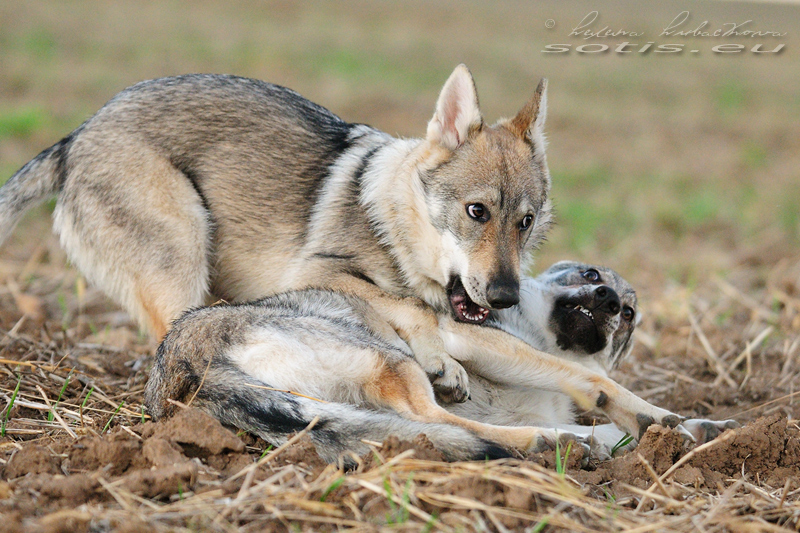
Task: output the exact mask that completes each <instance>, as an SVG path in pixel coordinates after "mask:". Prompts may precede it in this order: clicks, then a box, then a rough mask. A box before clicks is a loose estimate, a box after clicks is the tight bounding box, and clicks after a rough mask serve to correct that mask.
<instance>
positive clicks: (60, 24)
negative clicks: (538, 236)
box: [0, 0, 800, 285]
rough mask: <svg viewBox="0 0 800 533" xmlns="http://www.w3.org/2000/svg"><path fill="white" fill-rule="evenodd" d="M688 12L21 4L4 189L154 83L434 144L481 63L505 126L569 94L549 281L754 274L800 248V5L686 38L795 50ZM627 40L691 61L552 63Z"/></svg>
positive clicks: (553, 160)
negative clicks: (557, 46)
mask: <svg viewBox="0 0 800 533" xmlns="http://www.w3.org/2000/svg"><path fill="white" fill-rule="evenodd" d="M594 9H599V10H600V17H599V19H598V21H597V22H596V23H595V24H594V25H593V28H594V29H600V28H602V27H603V26H605V25H608V26H609V27H610V28H611V29H612V30H615V29H620V28H622V29H626V30H629V31H646V32H647V33H646V36H645V37H646V39H645V38H641V37H640V38H627V39H626V38H623V37H616V38H607V39H595V40H592V41H581V40H580V39H578V38H576V37H568V34H569V32H570V30H571V29H572V28H573V27H574V26H577V25H578V22H579V21H580V20H581V19H582V18H583V16H584V15H586V14H587V13H589V12H590V11H592V10H594ZM683 9H687V7H686V6H685V5H684V4H681V3H674V2H660V3H649V4H647V8H646V9H642V7H641V4H639V3H634V2H631V3H614V4H609V5H603V6H602V7H600V6H598V5H596V4H593V3H590V2H570V3H566V4H565V3H559V2H536V3H534V2H492V3H483V2H477V1H473V2H407V3H403V4H393V3H373V2H366V1H365V2H358V1H348V2H313V3H304V4H301V3H293V2H255V1H254V2H233V3H225V4H220V3H215V2H202V1H201V2H192V3H187V2H135V3H130V2H100V1H98V2H75V1H67V2H24V1H16V0H6V1H4V2H3V3H2V5H0V50H2V53H0V179H1V180H5V179H7V178H8V176H10V175H11V174H12V173H13V172H14V171H15V170H16V169H17V168H18V167H20V166H21V165H22V164H24V163H25V162H26V161H27V160H28V159H30V158H31V157H32V156H34V155H35V154H36V153H38V152H39V150H41V149H42V148H44V147H46V146H48V145H50V144H51V143H53V142H55V141H56V140H58V139H59V138H61V137H62V136H63V135H64V134H66V133H67V132H68V131H70V130H71V129H72V128H74V127H75V126H77V125H78V124H80V123H81V122H82V121H83V120H85V119H86V118H88V117H89V116H90V115H91V114H92V113H93V112H94V111H96V110H97V109H98V108H99V107H100V106H101V105H102V104H103V103H104V102H105V101H107V100H108V99H109V98H110V97H111V96H113V95H114V94H115V93H116V92H118V91H119V90H121V89H123V88H124V87H126V86H128V85H130V84H132V83H135V82H137V81H140V80H142V79H148V78H154V77H160V76H168V75H174V74H181V73H188V72H221V73H232V74H237V75H242V76H248V77H255V78H260V79H264V80H269V81H273V82H276V83H279V84H283V85H286V86H289V87H291V88H294V89H296V90H297V91H299V92H300V93H301V94H303V95H305V96H306V97H308V98H310V99H311V100H313V101H316V102H319V103H321V104H323V105H325V106H326V107H328V108H330V109H331V110H333V111H334V112H336V113H338V114H339V115H340V116H342V117H343V118H345V119H347V120H350V121H358V122H367V123H369V124H372V125H374V126H377V127H379V128H381V129H384V130H385V131H388V132H390V133H393V134H398V135H403V136H419V135H422V134H424V131H425V124H426V122H427V120H428V119H429V118H430V115H431V113H432V109H433V104H434V102H435V99H436V96H437V93H438V90H439V89H440V87H441V85H442V83H443V82H444V80H445V79H446V77H447V75H448V74H449V72H450V71H451V69H452V68H453V67H454V66H455V65H456V64H457V63H459V62H465V63H466V64H467V65H468V66H469V67H470V68H471V69H472V71H473V74H474V76H475V78H476V81H477V86H478V91H479V95H480V98H481V102H482V108H483V112H484V116H485V118H487V119H488V120H490V121H493V120H495V119H496V118H498V117H500V116H508V115H512V114H513V113H515V112H516V111H517V109H518V108H519V107H520V106H521V105H522V103H523V102H524V101H525V99H526V98H527V97H528V96H529V95H530V94H531V92H532V90H533V88H534V87H535V86H536V83H537V82H538V79H539V78H540V77H547V78H549V80H550V92H549V97H550V109H549V119H548V124H547V132H548V136H549V139H550V148H549V161H550V167H551V170H552V173H553V187H554V189H553V198H554V199H555V203H556V207H557V221H558V226H557V228H556V230H555V231H554V232H553V234H552V236H551V238H550V242H549V243H548V244H547V245H546V247H545V248H544V249H543V250H542V253H541V254H540V256H539V257H540V260H539V261H540V264H541V265H542V266H544V265H546V264H548V263H549V262H551V261H553V260H557V259H560V258H564V257H579V258H582V259H585V260H589V261H597V262H602V263H605V264H608V265H610V266H612V267H615V268H618V269H619V270H621V271H622V272H623V273H624V274H625V275H626V276H628V277H629V278H631V279H632V280H633V281H634V282H637V283H638V284H640V285H644V284H647V285H649V284H652V283H657V284H659V285H660V284H662V283H663V282H665V281H666V280H670V279H671V280H675V281H679V282H681V283H689V284H692V283H695V282H696V281H697V280H698V279H702V278H704V277H707V276H709V275H710V274H711V273H716V272H725V271H728V270H730V269H734V268H736V267H737V265H739V264H741V262H742V261H753V260H754V261H757V262H762V263H765V264H767V265H768V264H769V263H770V262H774V261H775V260H777V259H779V258H780V257H781V256H785V255H792V254H793V252H794V251H796V250H797V246H798V243H800V213H799V211H798V206H800V187H798V185H800V179H798V178H800V60H798V53H797V51H796V50H795V49H794V46H796V44H795V43H796V36H795V35H793V34H792V33H793V32H792V30H794V29H796V28H800V24H798V23H799V22H800V9H799V8H798V7H797V6H796V5H766V4H749V3H738V2H737V3H732V2H717V3H711V2H704V3H693V4H691V5H690V6H689V7H688V9H689V10H690V11H691V12H692V16H691V19H690V21H689V22H688V23H687V24H685V25H684V26H683V28H685V29H690V28H693V27H695V26H696V25H697V24H699V23H700V22H701V21H703V20H709V21H710V26H709V28H716V27H720V26H721V25H722V24H723V23H725V22H736V23H741V22H744V21H745V20H749V19H752V20H753V21H754V22H753V23H751V24H749V25H748V26H746V27H747V28H748V29H756V30H759V29H760V30H780V31H782V32H787V33H788V35H787V36H786V37H784V38H780V39H778V38H774V37H773V38H751V39H745V38H739V39H738V40H737V39H734V38H727V39H723V38H707V39H700V38H687V37H680V38H677V37H674V38H667V37H658V34H659V33H660V30H661V29H662V28H663V27H666V26H667V25H668V23H669V22H670V21H671V20H672V19H673V18H674V17H675V16H676V15H677V14H678V13H680V12H681V11H682V10H683ZM548 19H551V20H553V21H555V27H554V28H552V29H548V28H546V26H545V22H546V21H547V20H548ZM624 40H630V41H631V42H638V43H641V44H644V42H646V41H653V40H655V41H656V42H657V44H661V43H668V42H683V43H688V44H687V47H686V48H687V50H686V51H685V52H684V53H682V54H680V55H678V54H664V55H660V54H657V53H647V54H641V53H630V54H617V53H606V54H579V53H577V52H574V51H573V52H570V53H569V54H554V55H548V54H543V53H541V50H542V49H543V48H544V46H545V45H546V44H551V43H574V44H573V47H574V46H577V45H579V44H582V43H584V42H605V43H608V44H611V45H614V44H617V43H619V42H622V41H624ZM740 41H741V42H744V43H745V44H747V45H748V48H749V46H750V43H753V44H754V43H757V42H764V43H765V47H764V48H765V49H767V50H771V49H772V48H774V44H775V43H779V42H785V43H786V49H785V50H784V51H783V52H782V53H781V54H779V55H775V54H765V56H766V57H758V56H757V55H756V54H752V53H749V52H747V53H740V54H714V53H712V52H711V51H710V48H711V46H714V45H716V44H720V43H724V42H740ZM768 45H772V46H768ZM612 48H613V46H612ZM638 48H639V47H630V49H633V50H636V49H638ZM691 48H701V52H700V53H699V54H691V53H689V51H688V49H691Z"/></svg>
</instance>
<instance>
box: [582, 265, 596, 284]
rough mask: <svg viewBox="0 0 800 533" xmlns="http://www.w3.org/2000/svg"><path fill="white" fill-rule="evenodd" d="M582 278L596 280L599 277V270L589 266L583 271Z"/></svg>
mask: <svg viewBox="0 0 800 533" xmlns="http://www.w3.org/2000/svg"><path fill="white" fill-rule="evenodd" d="M583 279H585V280H586V281H598V280H599V279H600V272H598V271H597V270H595V269H593V268H590V269H589V270H587V271H586V272H584V273H583Z"/></svg>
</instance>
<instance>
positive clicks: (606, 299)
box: [594, 285, 621, 315]
mask: <svg viewBox="0 0 800 533" xmlns="http://www.w3.org/2000/svg"><path fill="white" fill-rule="evenodd" d="M594 303H595V309H598V310H600V311H605V312H606V313H610V314H612V315H616V314H617V313H619V310H620V308H621V306H620V302H619V295H618V294H617V291H615V290H614V289H612V288H611V287H609V286H608V285H600V286H599V287H597V288H596V289H595V290H594Z"/></svg>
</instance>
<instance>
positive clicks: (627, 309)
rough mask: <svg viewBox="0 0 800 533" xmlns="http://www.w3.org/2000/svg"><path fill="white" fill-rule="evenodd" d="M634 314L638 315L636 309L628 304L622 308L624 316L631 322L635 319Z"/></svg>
mask: <svg viewBox="0 0 800 533" xmlns="http://www.w3.org/2000/svg"><path fill="white" fill-rule="evenodd" d="M634 316H636V311H634V310H633V309H631V308H630V307H628V306H627V305H626V306H625V307H623V308H622V318H624V319H625V320H627V321H628V322H630V321H631V320H633V317H634Z"/></svg>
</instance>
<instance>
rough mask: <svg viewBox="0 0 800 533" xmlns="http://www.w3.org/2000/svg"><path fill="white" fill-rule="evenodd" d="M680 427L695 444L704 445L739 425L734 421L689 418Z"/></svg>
mask: <svg viewBox="0 0 800 533" xmlns="http://www.w3.org/2000/svg"><path fill="white" fill-rule="evenodd" d="M681 427H682V428H683V429H684V430H685V431H687V432H688V433H689V434H690V435H691V436H692V439H693V440H694V441H695V442H696V443H697V444H704V443H706V442H709V441H712V440H714V439H716V438H717V437H719V436H720V435H721V434H722V433H723V432H725V430H727V429H736V428H738V427H741V425H740V424H739V423H738V422H737V421H735V420H706V419H704V418H690V419H687V420H684V421H683V422H681Z"/></svg>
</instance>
